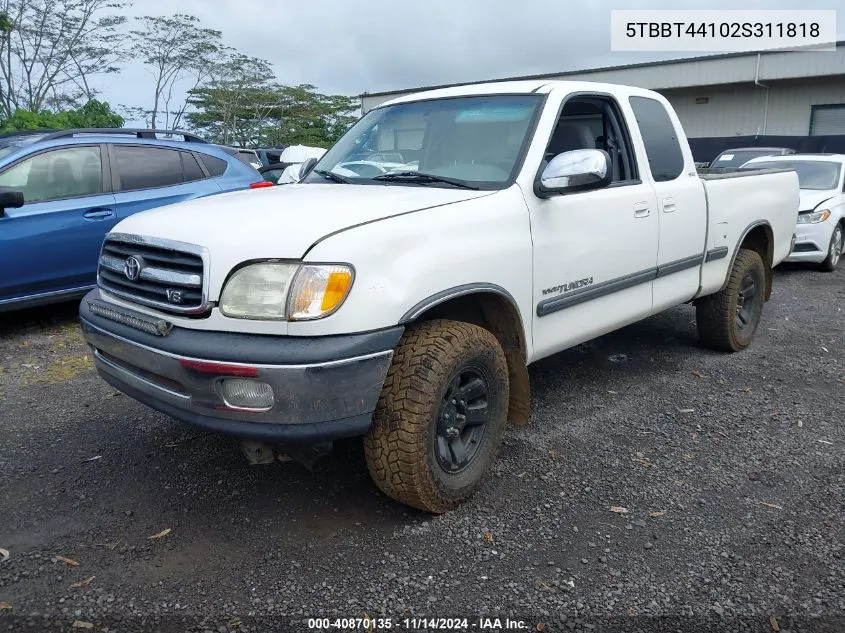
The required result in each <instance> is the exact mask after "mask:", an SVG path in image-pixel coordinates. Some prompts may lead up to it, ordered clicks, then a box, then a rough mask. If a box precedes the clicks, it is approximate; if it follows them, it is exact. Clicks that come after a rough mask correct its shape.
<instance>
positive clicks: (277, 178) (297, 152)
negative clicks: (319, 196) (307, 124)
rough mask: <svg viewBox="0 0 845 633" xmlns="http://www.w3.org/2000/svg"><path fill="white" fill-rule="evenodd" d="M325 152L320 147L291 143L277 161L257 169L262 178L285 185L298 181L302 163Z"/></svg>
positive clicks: (275, 183) (315, 158)
mask: <svg viewBox="0 0 845 633" xmlns="http://www.w3.org/2000/svg"><path fill="white" fill-rule="evenodd" d="M325 153H326V150H324V149H323V148H322V147H308V146H307V145H291V146H290V147H286V148H285V149H284V151H283V152H282V153H281V155H280V156H279V161H278V162H275V163H272V164H270V165H267V166H266V167H262V168H261V169H259V170H258V171H259V172H260V173H261V175H262V176H263V177H264V180H266V181H267V182H271V183H273V184H274V185H286V184H291V183H294V182H298V181H299V178H300V172H301V171H302V167H303V165H305V163H306V162H308V161H309V160H317V159H319V158H320V157H321V156H322V155H323V154H325Z"/></svg>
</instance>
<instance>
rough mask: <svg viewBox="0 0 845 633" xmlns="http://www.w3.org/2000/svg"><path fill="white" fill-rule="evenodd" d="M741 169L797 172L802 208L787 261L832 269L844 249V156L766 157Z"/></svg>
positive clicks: (830, 270)
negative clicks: (776, 169)
mask: <svg viewBox="0 0 845 633" xmlns="http://www.w3.org/2000/svg"><path fill="white" fill-rule="evenodd" d="M742 168H743V169H768V168H778V169H792V170H795V172H797V174H798V185H799V186H800V187H801V205H800V211H799V213H798V226H797V229H796V231H795V233H796V237H795V246H794V247H793V249H792V252H791V253H790V255H789V257H787V258H786V261H788V262H813V263H816V264H819V267H820V268H821V270H824V271H826V272H832V271H833V270H835V269H836V265H837V264H838V263H839V260H840V258H841V257H842V251H843V246H845V244H843V241H844V240H845V154H793V155H791V156H769V157H763V158H755V159H753V160H750V161H748V162H747V163H745V165H743V166H742Z"/></svg>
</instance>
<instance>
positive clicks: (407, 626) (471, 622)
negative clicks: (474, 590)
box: [308, 617, 545, 633]
mask: <svg viewBox="0 0 845 633" xmlns="http://www.w3.org/2000/svg"><path fill="white" fill-rule="evenodd" d="M308 629H309V630H312V631H314V630H317V631H319V630H324V631H358V630H360V631H368V632H369V631H390V630H393V631H481V632H484V633H487V632H491V633H492V632H494V631H531V630H534V631H543V630H544V629H545V626H544V625H543V624H542V623H540V624H537V625H536V626H534V625H532V624H529V623H528V622H526V621H525V620H512V619H510V618H475V619H471V618H423V617H418V618H395V619H394V618H309V619H308Z"/></svg>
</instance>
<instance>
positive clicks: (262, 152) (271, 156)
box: [255, 147, 285, 167]
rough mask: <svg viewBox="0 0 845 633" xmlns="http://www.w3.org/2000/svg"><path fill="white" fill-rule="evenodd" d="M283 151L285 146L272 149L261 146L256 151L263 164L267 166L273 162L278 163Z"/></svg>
mask: <svg viewBox="0 0 845 633" xmlns="http://www.w3.org/2000/svg"><path fill="white" fill-rule="evenodd" d="M283 151H285V148H284V147H275V148H271V149H267V148H260V149H257V150H255V153H256V155H257V156H258V159H259V160H260V161H261V166H262V167H267V166H268V165H272V164H273V163H278V162H279V160H280V159H281V156H282V152H283Z"/></svg>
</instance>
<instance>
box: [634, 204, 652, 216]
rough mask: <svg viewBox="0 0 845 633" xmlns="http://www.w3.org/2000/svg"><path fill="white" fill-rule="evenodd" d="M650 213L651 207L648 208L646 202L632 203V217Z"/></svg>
mask: <svg viewBox="0 0 845 633" xmlns="http://www.w3.org/2000/svg"><path fill="white" fill-rule="evenodd" d="M649 214H651V209H649V208H648V202H638V203H636V204H635V205H634V217H635V218H644V217H647V216H648V215H649Z"/></svg>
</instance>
